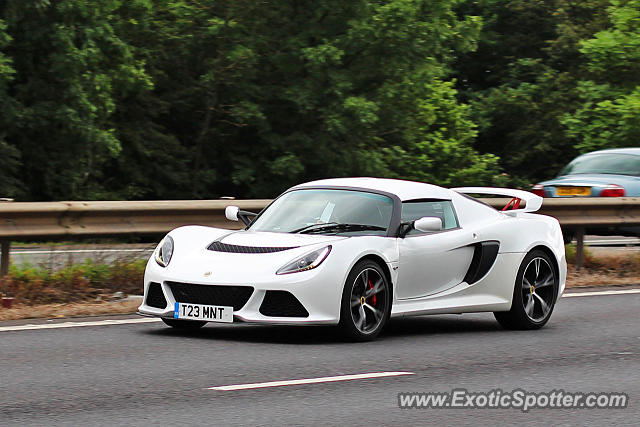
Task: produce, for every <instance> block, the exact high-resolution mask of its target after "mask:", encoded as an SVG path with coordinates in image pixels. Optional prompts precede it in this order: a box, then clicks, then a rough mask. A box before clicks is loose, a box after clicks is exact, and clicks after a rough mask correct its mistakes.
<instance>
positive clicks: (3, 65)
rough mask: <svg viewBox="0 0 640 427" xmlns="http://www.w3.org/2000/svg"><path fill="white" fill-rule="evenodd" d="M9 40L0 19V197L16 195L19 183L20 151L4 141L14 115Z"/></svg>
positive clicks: (13, 74) (12, 71) (12, 76)
mask: <svg viewBox="0 0 640 427" xmlns="http://www.w3.org/2000/svg"><path fill="white" fill-rule="evenodd" d="M10 42H11V37H10V36H9V35H8V34H7V33H6V25H5V23H4V21H3V20H1V19H0V197H7V196H16V195H17V194H19V191H20V183H19V181H18V180H17V179H16V172H17V169H18V166H19V161H18V159H19V156H20V152H19V151H18V149H17V148H16V147H15V146H13V145H11V144H9V143H7V142H6V141H5V137H6V131H5V130H6V129H7V128H8V127H9V124H10V123H11V121H12V120H13V118H14V117H15V109H16V106H15V103H14V101H13V99H12V98H11V97H10V96H9V94H8V91H7V89H8V85H9V83H10V82H11V81H12V80H13V79H14V77H15V69H14V68H13V63H12V61H11V58H9V57H8V56H7V55H6V54H5V53H4V50H5V49H6V47H7V46H8V45H9V43H10Z"/></svg>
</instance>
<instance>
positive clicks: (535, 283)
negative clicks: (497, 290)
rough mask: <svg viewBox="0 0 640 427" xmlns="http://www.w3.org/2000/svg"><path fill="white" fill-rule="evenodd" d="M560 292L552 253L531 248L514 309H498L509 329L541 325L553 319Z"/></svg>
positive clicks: (521, 271)
mask: <svg viewBox="0 0 640 427" xmlns="http://www.w3.org/2000/svg"><path fill="white" fill-rule="evenodd" d="M557 296H558V277H557V275H556V271H555V269H554V268H553V262H552V261H551V258H549V255H547V254H546V253H545V252H543V251H541V250H534V251H531V252H529V254H527V256H526V257H525V258H524V260H523V261H522V264H520V269H519V270H518V276H517V277H516V284H515V289H514V291H513V301H512V303H511V310H509V311H505V312H496V313H494V315H495V317H496V320H498V322H499V323H500V324H501V325H502V326H503V327H505V328H507V329H540V328H541V327H543V326H544V325H545V323H547V322H548V321H549V318H550V317H551V313H552V312H553V307H554V306H555V302H556V298H557Z"/></svg>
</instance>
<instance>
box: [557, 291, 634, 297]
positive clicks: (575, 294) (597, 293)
mask: <svg viewBox="0 0 640 427" xmlns="http://www.w3.org/2000/svg"><path fill="white" fill-rule="evenodd" d="M624 294H640V289H622V290H619V291H595V292H570V293H566V294H563V295H562V298H571V297H597V296H601V295H624Z"/></svg>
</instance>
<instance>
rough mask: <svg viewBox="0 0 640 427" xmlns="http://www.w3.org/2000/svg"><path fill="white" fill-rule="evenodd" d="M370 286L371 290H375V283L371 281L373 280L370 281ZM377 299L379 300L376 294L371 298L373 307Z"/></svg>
mask: <svg viewBox="0 0 640 427" xmlns="http://www.w3.org/2000/svg"><path fill="white" fill-rule="evenodd" d="M368 285H369V289H373V282H372V281H371V279H369V283H368ZM377 299H378V298H377V295H375V294H374V295H373V296H372V297H371V305H376V301H377Z"/></svg>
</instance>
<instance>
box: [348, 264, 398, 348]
mask: <svg viewBox="0 0 640 427" xmlns="http://www.w3.org/2000/svg"><path fill="white" fill-rule="evenodd" d="M390 313H391V288H390V286H389V281H388V280H387V277H386V275H385V274H384V271H383V270H382V268H381V267H380V266H379V265H378V264H377V263H376V262H374V261H370V260H364V261H360V262H358V263H357V264H356V265H355V266H354V267H353V269H352V270H351V272H350V273H349V276H347V281H346V283H345V286H344V290H343V292H342V304H341V308H340V326H341V327H342V330H343V331H344V332H345V334H346V335H347V336H348V337H349V338H351V339H354V340H356V341H369V340H372V339H374V338H376V337H377V336H378V334H380V331H381V330H382V328H383V327H384V325H385V324H386V323H387V320H388V319H389V315H390Z"/></svg>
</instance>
